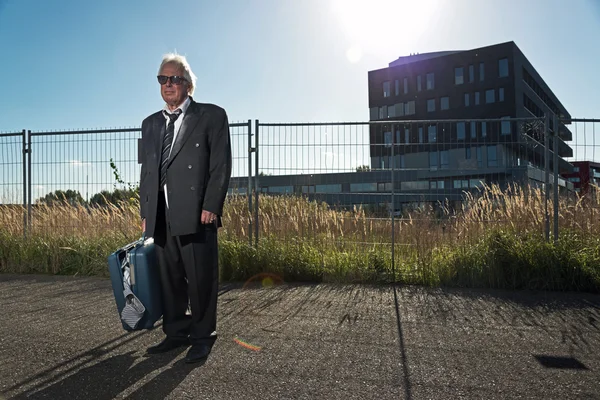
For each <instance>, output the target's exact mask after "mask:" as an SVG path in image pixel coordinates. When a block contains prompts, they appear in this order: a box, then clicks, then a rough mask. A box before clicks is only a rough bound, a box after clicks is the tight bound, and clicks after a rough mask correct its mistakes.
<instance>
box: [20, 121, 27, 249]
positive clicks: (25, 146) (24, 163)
mask: <svg viewBox="0 0 600 400" xmlns="http://www.w3.org/2000/svg"><path fill="white" fill-rule="evenodd" d="M26 132H27V131H26V130H25V129H23V131H22V136H21V137H22V139H23V239H27V161H26V160H25V157H26V154H27V139H26V138H25V135H26Z"/></svg>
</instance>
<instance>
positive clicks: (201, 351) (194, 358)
mask: <svg viewBox="0 0 600 400" xmlns="http://www.w3.org/2000/svg"><path fill="white" fill-rule="evenodd" d="M210 350H211V346H209V345H206V344H193V345H192V348H191V349H190V350H189V351H188V353H187V355H186V356H185V362H186V363H188V364H193V363H197V362H200V361H203V360H205V359H206V358H207V357H208V355H209V354H210Z"/></svg>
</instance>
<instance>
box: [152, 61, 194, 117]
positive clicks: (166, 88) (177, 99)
mask: <svg viewBox="0 0 600 400" xmlns="http://www.w3.org/2000/svg"><path fill="white" fill-rule="evenodd" d="M159 75H165V76H181V77H183V69H182V68H180V67H178V66H177V65H176V64H165V65H163V67H162V69H161V70H160V74H159ZM189 85H190V84H189V82H187V81H183V82H182V83H181V84H179V85H174V84H173V82H171V80H170V79H169V80H167V83H165V84H164V85H160V94H161V95H162V98H163V100H164V101H165V103H167V104H168V105H170V106H172V107H177V106H178V105H180V104H181V103H183V102H184V100H185V99H186V98H187V97H188V88H189Z"/></svg>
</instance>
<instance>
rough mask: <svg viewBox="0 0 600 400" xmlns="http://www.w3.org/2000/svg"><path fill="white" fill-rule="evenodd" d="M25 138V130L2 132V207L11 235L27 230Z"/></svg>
mask: <svg viewBox="0 0 600 400" xmlns="http://www.w3.org/2000/svg"><path fill="white" fill-rule="evenodd" d="M25 140H26V133H25V131H22V132H14V133H9V132H0V207H1V208H2V218H3V226H4V227H5V228H6V229H7V233H8V234H10V235H17V234H19V235H20V234H24V232H25V215H26V214H25V209H24V207H25V199H26V193H27V192H26V184H25V182H26V176H25V169H24V168H25V164H24V161H23V160H24V151H25V148H26V147H25Z"/></svg>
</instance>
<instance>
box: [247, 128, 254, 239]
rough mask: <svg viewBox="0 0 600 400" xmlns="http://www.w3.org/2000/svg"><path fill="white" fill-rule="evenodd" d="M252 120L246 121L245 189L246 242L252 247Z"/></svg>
mask: <svg viewBox="0 0 600 400" xmlns="http://www.w3.org/2000/svg"><path fill="white" fill-rule="evenodd" d="M253 152H254V148H252V120H250V119H249V120H248V187H247V189H246V196H248V215H249V216H250V218H249V221H248V242H249V244H250V246H252V230H253V227H252V153H253Z"/></svg>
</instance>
